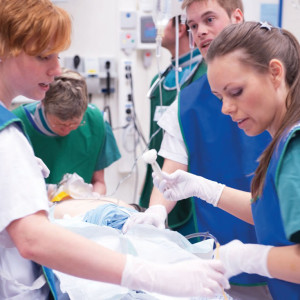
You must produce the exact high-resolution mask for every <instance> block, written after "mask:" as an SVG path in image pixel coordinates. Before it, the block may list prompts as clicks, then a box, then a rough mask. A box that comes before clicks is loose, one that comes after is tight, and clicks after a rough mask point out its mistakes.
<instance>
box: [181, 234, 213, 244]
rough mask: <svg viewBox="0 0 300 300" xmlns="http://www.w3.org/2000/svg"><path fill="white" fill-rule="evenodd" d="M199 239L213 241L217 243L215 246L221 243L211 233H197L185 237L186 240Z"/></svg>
mask: <svg viewBox="0 0 300 300" xmlns="http://www.w3.org/2000/svg"><path fill="white" fill-rule="evenodd" d="M198 237H204V240H206V239H207V238H210V239H213V240H214V242H215V245H217V244H218V243H219V242H218V240H217V238H216V237H215V236H213V235H212V234H210V233H209V232H195V233H191V234H188V235H186V236H185V238H186V239H188V240H189V239H192V238H198Z"/></svg>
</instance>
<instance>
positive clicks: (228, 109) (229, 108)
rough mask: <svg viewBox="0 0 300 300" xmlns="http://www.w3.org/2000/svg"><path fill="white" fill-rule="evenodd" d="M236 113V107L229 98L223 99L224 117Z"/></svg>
mask: <svg viewBox="0 0 300 300" xmlns="http://www.w3.org/2000/svg"><path fill="white" fill-rule="evenodd" d="M235 111H236V105H235V104H234V103H233V101H231V100H230V99H228V98H225V97H224V98H223V99H222V113H223V114H224V115H230V116H231V115H232V114H233V113H234V112H235Z"/></svg>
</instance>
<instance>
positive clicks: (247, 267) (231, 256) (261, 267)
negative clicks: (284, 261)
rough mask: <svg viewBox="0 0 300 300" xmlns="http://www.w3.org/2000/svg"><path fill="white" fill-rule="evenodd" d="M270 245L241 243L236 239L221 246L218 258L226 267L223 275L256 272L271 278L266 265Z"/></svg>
mask: <svg viewBox="0 0 300 300" xmlns="http://www.w3.org/2000/svg"><path fill="white" fill-rule="evenodd" d="M271 248H272V246H265V245H258V244H243V243H242V242H240V241H238V240H233V241H231V242H230V243H228V244H226V245H224V246H221V247H220V248H219V250H215V253H214V255H215V256H216V251H219V255H217V256H219V259H220V260H221V262H222V263H223V265H224V266H225V269H226V273H225V276H226V278H230V277H232V276H235V275H238V274H240V273H243V272H245V273H249V274H258V275H262V276H266V277H270V278H272V276H271V275H270V273H269V271H268V267H267V258H268V254H269V251H270V249H271Z"/></svg>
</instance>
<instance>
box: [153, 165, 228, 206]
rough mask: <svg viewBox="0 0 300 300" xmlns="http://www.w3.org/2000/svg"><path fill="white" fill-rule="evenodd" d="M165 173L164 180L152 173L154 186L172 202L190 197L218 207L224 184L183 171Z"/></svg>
mask: <svg viewBox="0 0 300 300" xmlns="http://www.w3.org/2000/svg"><path fill="white" fill-rule="evenodd" d="M162 173H163V178H160V177H158V176H157V175H156V174H155V173H152V177H153V184H154V185H155V186H156V187H157V188H158V189H159V191H160V192H161V193H162V194H163V195H164V198H165V199H167V200H170V201H178V200H182V199H186V198H189V197H194V196H195V197H198V198H201V199H202V200H204V201H206V202H207V203H210V204H212V205H213V206H217V205H218V202H219V199H220V197H221V194H222V191H223V189H224V187H225V185H224V184H220V183H218V182H215V181H212V180H208V179H205V178H203V177H201V176H197V175H194V174H191V173H188V172H185V171H182V170H177V171H175V172H174V173H172V174H167V173H165V172H162Z"/></svg>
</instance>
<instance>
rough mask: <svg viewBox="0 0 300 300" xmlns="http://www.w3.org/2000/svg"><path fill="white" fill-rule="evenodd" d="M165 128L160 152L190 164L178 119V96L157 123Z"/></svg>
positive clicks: (169, 157) (171, 158) (177, 160)
mask: <svg viewBox="0 0 300 300" xmlns="http://www.w3.org/2000/svg"><path fill="white" fill-rule="evenodd" d="M157 124H158V125H159V126H160V127H161V128H162V129H163V130H165V133H164V137H163V140H162V143H161V147H160V150H159V152H158V154H159V155H160V156H162V157H164V158H167V159H170V160H173V161H176V162H178V163H181V164H184V165H188V155H187V149H186V146H185V143H184V141H183V137H182V133H181V130H180V126H179V121H178V98H176V100H175V101H174V102H173V103H172V104H171V105H170V106H169V108H168V109H167V110H166V111H165V113H164V114H163V115H162V116H161V118H160V119H159V121H158V123H157Z"/></svg>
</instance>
